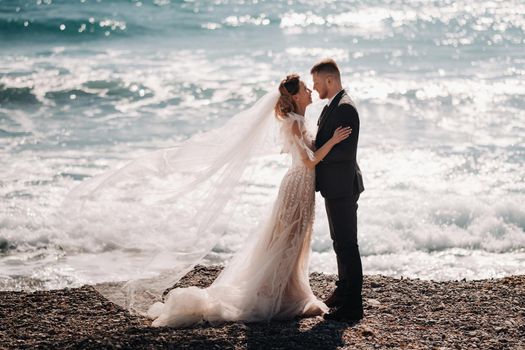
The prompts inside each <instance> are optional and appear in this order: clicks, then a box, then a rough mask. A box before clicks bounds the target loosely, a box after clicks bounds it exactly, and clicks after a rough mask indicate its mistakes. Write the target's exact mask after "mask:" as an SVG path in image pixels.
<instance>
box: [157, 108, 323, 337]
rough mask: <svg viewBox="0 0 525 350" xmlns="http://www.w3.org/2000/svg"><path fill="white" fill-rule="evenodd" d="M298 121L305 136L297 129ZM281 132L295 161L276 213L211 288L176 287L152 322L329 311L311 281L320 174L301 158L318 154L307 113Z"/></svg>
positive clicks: (290, 121) (181, 322)
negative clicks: (308, 130) (313, 150)
mask: <svg viewBox="0 0 525 350" xmlns="http://www.w3.org/2000/svg"><path fill="white" fill-rule="evenodd" d="M294 123H298V126H299V129H300V130H301V132H302V137H297V136H296V135H294V133H293V132H292V126H293V124H294ZM281 133H282V135H283V139H284V151H285V152H289V153H291V155H292V165H291V167H290V169H289V170H288V172H287V173H286V175H285V176H284V178H283V179H282V182H281V185H280V188H279V194H278V196H277V200H276V201H275V204H274V207H273V210H272V214H271V215H270V217H269V218H268V219H267V221H266V222H265V223H264V224H263V225H262V226H261V227H260V228H259V229H258V230H256V231H255V232H253V233H250V237H249V239H248V240H247V243H246V244H245V246H244V247H243V248H241V249H240V251H239V252H237V253H236V255H235V256H234V257H233V259H232V260H231V261H230V262H229V264H228V265H227V266H226V267H225V269H224V270H223V271H222V272H221V274H220V275H219V276H218V277H217V279H216V280H215V281H214V282H213V284H212V285H211V286H210V287H208V288H205V289H200V288H197V287H189V288H176V289H173V290H171V291H170V292H169V293H168V294H167V296H166V299H165V303H160V302H159V303H155V304H154V305H153V306H152V307H151V308H150V309H149V311H148V316H149V317H150V318H152V319H154V321H153V323H152V325H153V326H171V327H187V326H190V325H194V324H197V323H200V322H203V321H208V322H210V323H212V324H218V323H221V322H225V321H246V322H255V321H265V320H271V319H290V318H293V317H295V316H315V315H321V314H323V313H325V312H327V311H328V308H327V306H326V305H325V304H324V303H323V302H322V301H320V300H318V299H317V298H316V297H315V296H314V294H313V293H312V289H311V287H310V284H309V273H308V264H309V256H310V241H311V235H312V227H313V220H314V198H315V189H314V186H315V172H314V170H313V169H308V168H307V167H306V166H305V165H304V163H303V161H302V159H304V158H305V157H310V158H311V157H313V152H312V150H311V148H312V137H311V136H310V135H309V134H308V133H307V131H306V128H305V125H304V117H302V116H300V115H297V114H294V113H291V114H289V115H288V118H286V119H285V120H283V121H282V125H281Z"/></svg>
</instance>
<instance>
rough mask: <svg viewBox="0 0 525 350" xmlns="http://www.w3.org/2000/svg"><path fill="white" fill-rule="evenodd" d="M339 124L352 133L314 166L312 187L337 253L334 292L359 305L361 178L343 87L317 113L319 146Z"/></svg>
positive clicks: (353, 117)
mask: <svg viewBox="0 0 525 350" xmlns="http://www.w3.org/2000/svg"><path fill="white" fill-rule="evenodd" d="M339 126H343V127H345V126H350V127H351V128H352V133H351V135H350V137H348V138H347V139H346V140H344V141H342V142H340V143H338V144H337V145H335V146H334V147H333V148H332V150H331V151H330V152H329V153H328V155H327V156H326V157H325V158H324V159H323V160H322V161H321V162H320V163H319V164H317V166H316V167H315V177H316V179H315V187H316V191H320V192H321V195H322V196H323V197H324V198H325V206H326V213H327V215H328V222H329V225H330V235H331V237H332V240H333V245H334V250H335V253H336V255H337V267H338V275H339V281H338V282H337V292H338V293H341V295H344V300H345V302H344V305H346V306H349V307H351V308H354V309H355V308H362V297H361V290H362V285H363V270H362V267H361V257H360V255H359V246H358V244H357V200H358V199H359V194H360V193H361V192H363V190H364V187H363V178H362V176H361V171H360V169H359V166H358V165H357V160H356V153H357V143H358V140H359V115H358V113H357V110H356V109H355V107H354V105H353V103H352V100H351V99H350V97H349V96H348V95H347V94H346V92H345V91H344V90H342V91H341V92H339V93H338V94H337V95H336V96H335V97H334V99H333V100H332V102H331V103H330V105H329V106H328V107H326V108H325V109H324V110H323V113H321V116H320V117H319V122H318V130H317V135H316V139H315V145H316V147H317V149H319V148H320V147H321V146H323V145H324V144H325V143H326V142H327V141H328V140H329V139H330V138H331V137H332V136H333V134H334V131H335V129H337V128H338V127H339Z"/></svg>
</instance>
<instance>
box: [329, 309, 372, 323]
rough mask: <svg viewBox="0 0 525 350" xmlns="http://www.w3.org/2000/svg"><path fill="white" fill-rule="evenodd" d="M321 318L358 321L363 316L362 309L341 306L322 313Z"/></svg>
mask: <svg viewBox="0 0 525 350" xmlns="http://www.w3.org/2000/svg"><path fill="white" fill-rule="evenodd" d="M323 318H324V319H325V320H327V321H341V322H358V321H359V320H361V319H362V318H363V309H360V308H356V309H351V308H350V307H347V306H342V307H340V308H338V309H337V310H335V311H333V312H330V313H327V314H324V316H323Z"/></svg>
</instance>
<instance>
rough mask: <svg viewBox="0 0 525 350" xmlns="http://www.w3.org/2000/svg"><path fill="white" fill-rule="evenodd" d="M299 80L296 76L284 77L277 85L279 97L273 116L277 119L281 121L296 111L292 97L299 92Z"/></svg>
mask: <svg viewBox="0 0 525 350" xmlns="http://www.w3.org/2000/svg"><path fill="white" fill-rule="evenodd" d="M300 83H301V78H300V77H299V75H297V74H290V75H288V76H286V78H284V79H283V80H282V81H281V84H279V92H280V93H281V96H280V97H279V101H277V104H276V105H275V114H276V115H277V117H278V118H280V119H283V118H285V117H286V115H287V114H288V113H290V112H294V111H296V110H297V105H296V104H295V101H294V100H293V98H292V96H293V95H295V94H297V93H298V92H299V89H300V88H301V84H300Z"/></svg>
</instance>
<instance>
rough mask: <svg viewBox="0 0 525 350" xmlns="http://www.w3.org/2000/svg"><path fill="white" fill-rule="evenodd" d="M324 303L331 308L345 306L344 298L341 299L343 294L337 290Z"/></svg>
mask: <svg viewBox="0 0 525 350" xmlns="http://www.w3.org/2000/svg"><path fill="white" fill-rule="evenodd" d="M324 303H325V304H326V306H328V307H329V308H333V307H338V306H341V305H343V298H342V297H341V293H338V292H337V289H336V290H335V291H334V292H333V293H332V295H330V296H329V297H328V298H327V299H326V300H325V301H324Z"/></svg>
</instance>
